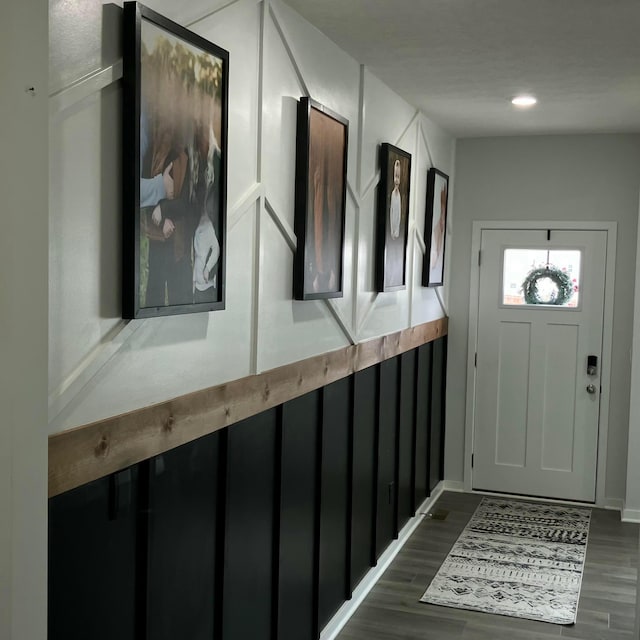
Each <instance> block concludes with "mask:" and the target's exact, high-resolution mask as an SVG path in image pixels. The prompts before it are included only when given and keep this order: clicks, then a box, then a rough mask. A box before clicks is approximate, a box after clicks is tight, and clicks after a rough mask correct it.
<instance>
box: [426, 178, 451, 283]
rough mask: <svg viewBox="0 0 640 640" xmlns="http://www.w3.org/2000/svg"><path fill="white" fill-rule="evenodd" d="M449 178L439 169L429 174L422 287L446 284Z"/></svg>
mask: <svg viewBox="0 0 640 640" xmlns="http://www.w3.org/2000/svg"><path fill="white" fill-rule="evenodd" d="M448 197H449V176H448V175H446V174H445V173H442V171H438V169H435V168H431V169H429V171H428V172H427V210H426V214H425V219H424V244H425V247H426V251H425V254H424V260H423V263H422V285H423V286H425V287H439V286H441V285H442V284H444V247H445V235H446V231H447V199H448Z"/></svg>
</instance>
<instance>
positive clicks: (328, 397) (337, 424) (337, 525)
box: [318, 378, 351, 629]
mask: <svg viewBox="0 0 640 640" xmlns="http://www.w3.org/2000/svg"><path fill="white" fill-rule="evenodd" d="M322 395H323V399H322V463H321V465H322V466H321V491H320V540H319V544H320V548H319V569H318V625H319V628H320V629H322V628H323V627H324V626H325V625H326V624H327V622H328V621H329V620H330V619H331V617H332V616H333V614H334V613H335V612H336V611H337V610H338V608H339V607H340V606H341V605H342V603H343V602H344V600H345V599H346V598H348V597H350V594H349V585H348V578H349V571H348V567H349V557H350V554H349V547H350V544H349V543H350V537H351V536H350V531H351V527H350V519H351V516H350V514H348V506H349V493H350V491H351V482H350V478H349V468H350V465H349V443H350V439H351V438H350V433H349V432H350V428H351V419H350V418H351V379H350V378H343V379H342V380H339V381H338V382H334V383H332V384H330V385H327V386H326V387H324V388H323V393H322Z"/></svg>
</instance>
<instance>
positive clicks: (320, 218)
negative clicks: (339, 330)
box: [293, 97, 349, 300]
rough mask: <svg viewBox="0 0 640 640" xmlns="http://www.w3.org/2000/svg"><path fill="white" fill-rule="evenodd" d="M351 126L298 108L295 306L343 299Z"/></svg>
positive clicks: (324, 112) (310, 103)
mask: <svg viewBox="0 0 640 640" xmlns="http://www.w3.org/2000/svg"><path fill="white" fill-rule="evenodd" d="M348 135H349V123H348V121H347V120H346V119H345V118H343V117H342V116H339V115H338V114H337V113H334V112H333V111H331V110H330V109H328V108H327V107H325V106H323V105H321V104H319V103H318V102H316V101H315V100H312V99H311V98H306V97H305V98H301V99H300V102H299V103H298V126H297V142H296V187H295V189H296V192H295V233H296V237H297V247H296V254H295V260H294V269H293V295H294V298H295V299H296V300H315V299H319V298H339V297H342V269H343V247H344V224H345V206H346V195H347V142H348Z"/></svg>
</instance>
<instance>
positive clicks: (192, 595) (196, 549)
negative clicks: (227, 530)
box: [147, 433, 220, 640]
mask: <svg viewBox="0 0 640 640" xmlns="http://www.w3.org/2000/svg"><path fill="white" fill-rule="evenodd" d="M219 439H220V433H214V434H212V435H209V436H205V437H204V438H201V439H200V440H196V441H194V442H193V443H190V444H188V445H184V446H182V447H178V448H177V449H173V450H172V451H169V452H167V453H165V454H163V455H160V456H157V457H155V458H153V459H152V460H151V462H150V464H149V465H148V469H149V525H148V526H149V554H148V557H149V567H148V585H149V586H148V616H147V629H148V639H149V640H174V639H175V638H180V637H182V638H192V639H193V640H210V639H211V638H212V637H213V636H214V615H215V612H214V607H212V603H215V602H216V601H217V597H216V593H215V585H214V576H215V571H216V567H217V566H218V562H217V558H216V540H217V536H216V525H217V517H216V516H217V504H218V499H217V492H218V488H219V482H218V444H219Z"/></svg>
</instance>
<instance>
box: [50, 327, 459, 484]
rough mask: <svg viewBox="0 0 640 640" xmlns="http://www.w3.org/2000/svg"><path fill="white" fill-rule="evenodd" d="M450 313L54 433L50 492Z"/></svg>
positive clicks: (297, 391)
mask: <svg viewBox="0 0 640 640" xmlns="http://www.w3.org/2000/svg"><path fill="white" fill-rule="evenodd" d="M447 329H448V321H447V318H442V319H440V320H435V321H433V322H427V323H425V324H421V325H418V326H416V327H411V328H410V329H405V330H403V331H398V332H396V333H392V334H389V335H386V336H383V337H381V338H374V339H372V340H367V341H366V342H361V343H359V344H356V345H352V346H348V347H345V348H343V349H338V350H337V351H330V352H329V353H325V354H322V355H319V356H313V357H312V358H307V359H306V360H300V361H298V362H293V363H291V364H287V365H284V366H282V367H278V368H277V369H271V370H269V371H265V372H264V373H260V374H258V375H254V376H248V377H246V378H240V379H239V380H234V381H233V382H228V383H225V384H221V385H218V386H216V387H209V388H207V389H202V390H201V391H195V392H193V393H189V394H186V395H183V396H180V397H178V398H173V399H172V400H167V401H166V402H162V403H160V404H156V405H153V406H151V407H145V408H143V409H137V410H135V411H131V412H129V413H125V414H122V415H119V416H115V417H112V418H107V419H105V420H100V421H98V422H93V423H91V424H87V425H83V426H81V427H76V428H75V429H70V430H68V431H63V432H61V433H56V434H53V435H51V436H49V497H53V496H56V495H58V494H60V493H63V492H65V491H69V490H70V489H75V488H76V487H79V486H81V485H83V484H86V483H87V482H91V481H92V480H97V479H98V478H102V477H104V476H106V475H109V474H111V473H115V472H116V471H120V470H121V469H125V468H126V467H129V466H131V465H133V464H137V463H138V462H141V461H142V460H146V459H147V458H151V457H153V456H156V455H159V454H161V453H164V452H165V451H168V450H170V449H173V448H175V447H178V446H180V445H182V444H186V443H187V442H190V441H192V440H195V439H196V438H200V437H201V436H204V435H207V434H209V433H213V432H214V431H217V430H218V429H223V428H224V427H227V426H229V425H231V424H233V423H234V422H239V421H240V420H244V419H245V418H249V417H251V416H253V415H256V414H258V413H260V412H261V411H265V410H266V409H271V408H272V407H275V406H278V405H280V404H283V403H284V402H287V401H289V400H292V399H293V398H297V397H298V396H301V395H304V394H305V393H308V392H310V391H314V390H315V389H318V388H320V387H323V386H325V385H327V384H330V383H331V382H335V381H336V380H340V379H341V378H345V377H347V376H349V375H351V374H352V373H355V372H356V371H361V370H362V369H366V368H367V367H371V366H373V365H375V364H378V363H379V362H382V361H383V360H387V359H388V358H393V357H394V356H397V355H399V354H401V353H404V352H406V351H410V350H411V349H415V348H416V347H419V346H420V345H422V344H425V343H427V342H432V341H433V340H436V339H437V338H440V337H441V336H444V335H446V334H447Z"/></svg>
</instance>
